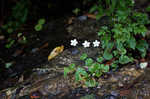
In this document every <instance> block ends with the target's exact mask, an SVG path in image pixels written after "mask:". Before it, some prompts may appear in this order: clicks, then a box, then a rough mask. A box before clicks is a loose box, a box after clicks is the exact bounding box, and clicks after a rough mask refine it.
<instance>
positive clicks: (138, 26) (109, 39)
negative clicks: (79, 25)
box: [64, 0, 150, 87]
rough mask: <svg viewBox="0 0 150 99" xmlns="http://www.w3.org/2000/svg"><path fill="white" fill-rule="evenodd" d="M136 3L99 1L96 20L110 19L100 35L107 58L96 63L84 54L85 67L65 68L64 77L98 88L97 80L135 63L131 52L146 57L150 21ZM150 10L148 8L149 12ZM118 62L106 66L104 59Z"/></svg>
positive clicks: (94, 7)
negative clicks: (103, 75)
mask: <svg viewBox="0 0 150 99" xmlns="http://www.w3.org/2000/svg"><path fill="white" fill-rule="evenodd" d="M133 7H134V1H133V0H105V1H103V0H98V4H95V5H94V6H93V7H92V8H91V9H90V12H91V13H92V12H97V15H96V18H97V19H100V18H101V17H103V16H107V17H108V20H109V23H108V24H107V25H105V26H101V28H100V30H99V32H98V36H99V38H100V41H101V45H102V49H103V55H102V56H101V57H98V58H97V60H96V61H94V60H93V59H92V58H88V56H87V55H86V54H85V53H84V54H83V55H82V56H81V57H80V59H81V60H83V61H85V65H84V66H75V64H73V65H70V66H69V67H66V68H64V75H65V76H66V75H67V74H68V73H70V72H72V73H75V78H76V81H79V82H84V85H86V86H87V87H95V86H96V85H97V82H96V79H95V78H97V77H100V76H101V75H102V74H104V73H106V72H108V71H109V70H110V68H111V69H113V70H115V69H116V68H117V67H118V65H120V64H127V63H129V62H133V61H134V55H132V53H131V52H134V51H136V52H139V54H141V57H142V58H144V57H145V56H146V52H147V49H148V44H147V42H146V40H145V39H144V38H145V36H146V32H147V28H146V26H145V25H146V24H150V20H149V18H148V15H147V14H146V13H141V12H137V11H134V9H133ZM148 10H149V8H147V11H148ZM112 59H115V61H113V62H112V63H111V64H110V65H105V64H104V63H103V61H104V60H106V61H110V60H112Z"/></svg>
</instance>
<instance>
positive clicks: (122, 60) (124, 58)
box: [119, 55, 133, 64]
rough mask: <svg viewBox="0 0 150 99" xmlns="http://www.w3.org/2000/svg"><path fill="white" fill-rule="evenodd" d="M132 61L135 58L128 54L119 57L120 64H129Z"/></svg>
mask: <svg viewBox="0 0 150 99" xmlns="http://www.w3.org/2000/svg"><path fill="white" fill-rule="evenodd" d="M132 61H133V59H132V58H129V57H128V56H126V55H121V56H120V57H119V63H120V64H127V63H129V62H132Z"/></svg>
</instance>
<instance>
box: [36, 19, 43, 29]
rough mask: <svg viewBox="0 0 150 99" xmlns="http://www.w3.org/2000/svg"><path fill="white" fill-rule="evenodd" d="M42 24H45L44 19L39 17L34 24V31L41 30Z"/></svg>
mask: <svg viewBox="0 0 150 99" xmlns="http://www.w3.org/2000/svg"><path fill="white" fill-rule="evenodd" d="M43 24H45V19H39V20H38V24H36V25H35V27H34V29H35V30H36V31H41V30H42V28H43Z"/></svg>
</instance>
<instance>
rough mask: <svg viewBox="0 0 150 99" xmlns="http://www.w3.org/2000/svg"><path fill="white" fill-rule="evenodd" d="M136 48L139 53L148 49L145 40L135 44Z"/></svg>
mask: <svg viewBox="0 0 150 99" xmlns="http://www.w3.org/2000/svg"><path fill="white" fill-rule="evenodd" d="M136 48H137V49H138V50H139V51H140V52H145V50H146V49H148V44H147V42H146V41H145V40H139V41H138V43H137V46H136Z"/></svg>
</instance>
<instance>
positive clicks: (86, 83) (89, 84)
mask: <svg viewBox="0 0 150 99" xmlns="http://www.w3.org/2000/svg"><path fill="white" fill-rule="evenodd" d="M97 84H98V83H97V82H96V81H95V79H90V80H88V81H86V82H85V85H86V86H87V87H95V86H96V85H97Z"/></svg>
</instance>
